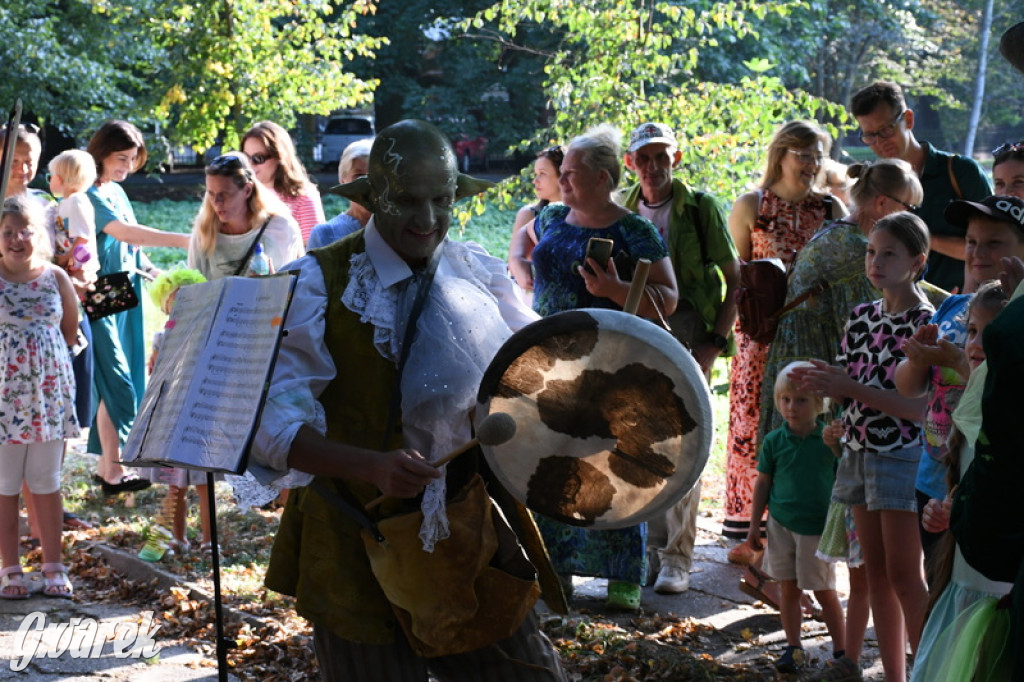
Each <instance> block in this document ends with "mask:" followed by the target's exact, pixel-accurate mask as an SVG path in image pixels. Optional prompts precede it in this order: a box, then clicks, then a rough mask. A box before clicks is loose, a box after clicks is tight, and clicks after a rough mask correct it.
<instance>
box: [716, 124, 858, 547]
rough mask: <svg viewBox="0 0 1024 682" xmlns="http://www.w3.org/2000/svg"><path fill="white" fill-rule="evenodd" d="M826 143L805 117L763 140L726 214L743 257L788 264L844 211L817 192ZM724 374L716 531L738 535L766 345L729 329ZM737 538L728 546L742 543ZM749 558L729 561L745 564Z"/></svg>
mask: <svg viewBox="0 0 1024 682" xmlns="http://www.w3.org/2000/svg"><path fill="white" fill-rule="evenodd" d="M829 146H830V140H829V138H828V136H827V135H826V133H825V132H824V131H822V130H821V129H820V128H819V127H818V126H817V125H815V124H814V123H812V122H810V121H791V122H790V123H786V124H785V125H783V126H782V127H781V128H780V129H779V130H778V131H777V132H776V133H775V135H774V136H773V137H772V141H771V143H770V144H769V145H768V163H767V168H766V170H765V174H764V178H762V180H761V183H760V189H758V190H756V191H753V192H747V193H746V194H744V195H742V196H740V197H739V198H738V199H737V200H736V203H735V205H734V206H733V210H732V213H731V214H730V215H729V232H730V233H731V234H732V238H733V241H734V242H735V244H736V249H737V251H738V252H739V256H740V258H741V259H742V260H744V261H749V260H756V259H759V258H779V259H781V260H782V261H783V263H784V264H785V265H786V267H787V269H788V267H789V266H790V265H791V264H792V263H793V260H794V259H795V258H796V254H797V252H799V251H800V249H801V248H803V245H804V244H806V243H807V242H808V240H810V238H811V236H812V235H813V234H814V233H815V232H817V231H818V228H820V227H821V226H822V225H823V224H824V222H825V220H826V219H828V218H831V217H842V216H843V215H845V214H846V210H845V207H844V206H843V205H842V202H840V201H838V200H835V199H832V200H831V201H826V195H824V194H822V193H820V192H818V191H816V189H815V187H817V186H818V185H819V182H820V180H821V177H820V176H821V171H822V163H823V161H824V159H825V156H826V154H827V153H828V149H829ZM736 347H737V352H736V355H734V356H733V359H732V367H731V370H730V373H729V436H728V440H727V441H726V448H727V449H726V458H727V459H726V493H725V494H726V506H725V526H724V528H723V531H722V532H723V534H724V535H725V536H727V537H735V538H744V537H746V535H747V529H748V528H749V527H750V509H751V502H752V498H751V492H752V490H753V482H754V479H755V478H757V445H758V444H757V427H758V418H759V406H760V403H761V383H762V380H763V378H764V368H765V361H766V360H767V358H768V345H767V344H761V343H757V342H756V341H753V340H752V339H751V338H750V337H749V336H747V335H746V334H744V333H742V332H741V331H739V329H738V328H737V330H736ZM745 547H746V545H738V546H737V547H736V548H734V550H735V549H741V548H745ZM752 559H753V557H748V556H742V557H740V556H733V555H732V553H731V554H730V560H739V561H738V563H749V562H750V560H752Z"/></svg>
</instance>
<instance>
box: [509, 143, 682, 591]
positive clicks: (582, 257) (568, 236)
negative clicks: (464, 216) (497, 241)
mask: <svg viewBox="0 0 1024 682" xmlns="http://www.w3.org/2000/svg"><path fill="white" fill-rule="evenodd" d="M620 137H621V136H620V134H619V131H617V130H616V129H615V128H613V127H611V126H607V125H603V126H599V127H597V128H595V129H592V130H590V131H589V132H587V133H586V134H584V135H582V136H580V137H577V138H576V139H575V140H573V141H572V143H571V144H570V145H569V148H568V151H567V152H566V154H565V159H564V160H563V161H562V169H561V170H562V174H561V177H560V178H559V184H560V185H561V188H562V201H563V202H565V203H564V204H552V205H549V206H547V207H546V208H544V210H543V211H541V212H540V214H539V215H538V216H537V219H536V220H535V221H534V222H533V223H532V226H531V225H528V226H527V228H526V229H527V231H528V233H529V236H530V238H532V239H533V241H534V242H535V243H536V247H535V248H534V250H533V270H534V280H533V286H534V299H533V307H534V310H536V311H537V312H538V313H540V314H541V315H544V316H545V317H546V316H548V315H553V314H555V313H559V312H562V311H565V310H573V309H576V308H615V309H621V308H622V306H623V304H624V303H625V301H626V296H627V294H628V293H629V286H630V283H629V282H628V281H626V279H625V278H624V277H623V274H621V273H620V272H619V270H618V268H617V267H616V263H626V262H634V263H635V262H636V260H637V259H639V258H646V259H647V260H649V261H651V270H650V274H649V275H648V278H647V291H648V293H649V294H650V295H649V296H644V297H643V300H642V301H641V303H640V308H639V310H638V313H639V314H640V315H642V316H644V317H650V318H655V319H657V318H658V316H659V315H664V316H668V315H669V314H671V313H672V312H673V311H674V310H675V307H676V300H677V298H678V290H677V288H676V280H675V275H674V274H673V271H672V267H671V264H670V263H669V258H668V251H667V250H666V248H665V244H664V243H663V242H662V240H661V237H660V236H659V235H658V230H657V228H655V227H654V225H653V224H651V223H650V222H649V221H648V220H647V219H646V218H643V217H641V216H639V215H636V214H635V213H631V212H630V211H629V210H627V209H625V208H623V207H622V206H620V205H619V204H617V203H615V201H614V199H613V198H612V192H614V191H615V188H616V187H617V186H618V184H619V178H620V177H621V174H622V168H621V166H620V161H619V160H620V159H621V158H622V153H621V151H620V149H619V140H620ZM588 245H590V254H591V256H597V257H591V258H586V254H587V251H588ZM537 525H538V527H539V528H540V531H541V535H542V536H543V537H544V543H545V545H547V548H548V553H549V554H550V556H551V561H552V564H553V565H554V567H555V570H556V571H558V573H559V575H561V576H562V582H563V586H564V587H565V588H567V591H571V586H572V581H571V578H572V576H573V575H582V576H594V577H602V578H608V605H609V606H610V607H612V608H619V609H626V610H634V611H635V610H636V609H638V608H640V586H641V585H642V584H643V582H644V580H645V579H646V573H647V566H646V537H647V528H646V524H640V525H638V526H632V527H630V528H622V529H618V530H586V529H583V528H578V527H575V526H569V525H566V524H563V523H559V522H557V521H553V520H551V519H547V518H545V517H541V516H538V517H537ZM567 596H568V595H567Z"/></svg>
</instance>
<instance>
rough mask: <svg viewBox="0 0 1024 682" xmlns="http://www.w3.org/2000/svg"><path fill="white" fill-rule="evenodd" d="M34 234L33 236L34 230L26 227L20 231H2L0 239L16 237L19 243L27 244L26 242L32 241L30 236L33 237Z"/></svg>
mask: <svg viewBox="0 0 1024 682" xmlns="http://www.w3.org/2000/svg"><path fill="white" fill-rule="evenodd" d="M34 234H35V230H33V229H32V228H29V227H26V228H23V229H20V230H17V229H8V230H3V231H2V232H0V237H2V238H4V239H14V238H15V237H17V238H18V239H20V240H21V241H23V242H27V241H29V240H31V239H32V235H34Z"/></svg>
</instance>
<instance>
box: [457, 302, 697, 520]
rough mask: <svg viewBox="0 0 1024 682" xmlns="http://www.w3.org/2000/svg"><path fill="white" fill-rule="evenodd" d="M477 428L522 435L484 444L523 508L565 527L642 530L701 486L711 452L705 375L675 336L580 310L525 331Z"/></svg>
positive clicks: (501, 354)
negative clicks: (503, 427)
mask: <svg viewBox="0 0 1024 682" xmlns="http://www.w3.org/2000/svg"><path fill="white" fill-rule="evenodd" d="M477 400H478V402H479V405H478V406H477V409H476V417H475V419H476V421H477V423H479V422H480V421H481V420H482V419H483V418H484V417H486V416H487V415H488V414H490V413H491V412H506V413H508V414H510V415H511V416H512V417H513V418H514V419H515V421H516V434H515V437H514V438H512V439H511V440H510V441H508V442H506V443H503V444H501V445H494V446H483V451H484V455H485V456H486V458H487V461H488V463H489V464H490V467H491V469H492V470H493V472H494V474H495V475H496V476H497V477H498V479H499V480H500V481H501V482H502V484H503V485H504V486H505V487H506V488H507V489H508V490H509V492H510V493H512V495H513V496H515V497H516V499H518V500H519V501H520V502H521V503H523V504H524V505H526V506H527V507H528V508H529V509H531V510H533V511H534V512H536V513H539V514H543V515H545V516H548V517H551V518H553V519H556V520H558V521H562V522H563V523H568V524H571V525H574V526H583V527H588V528H596V529H611V528H624V527H627V526H633V525H636V524H637V523H640V522H642V521H645V520H647V519H649V518H652V517H655V516H657V515H658V514H661V513H662V512H664V511H665V510H666V509H668V508H669V507H671V506H672V505H673V504H675V503H676V502H677V501H678V500H679V499H680V498H682V497H683V496H684V495H685V494H686V493H687V492H689V490H690V489H691V488H692V487H693V485H694V484H695V483H696V482H697V479H698V478H699V477H700V474H701V472H702V471H703V470H704V465H705V464H706V462H707V459H708V454H709V451H710V448H711V437H712V431H713V429H712V423H711V414H712V413H711V398H710V394H709V392H708V387H707V384H706V382H705V380H704V375H703V374H702V373H701V370H700V366H699V365H698V364H697V362H696V361H695V360H694V359H693V357H692V356H691V355H690V353H689V352H688V351H687V350H686V349H685V348H684V347H683V346H682V344H680V343H679V341H677V340H676V339H675V338H674V337H673V336H672V335H671V334H669V333H668V332H667V331H665V330H664V329H661V328H660V327H658V326H656V325H655V324H654V323H652V322H649V321H647V320H644V319H642V318H639V317H636V316H635V315H630V314H627V313H624V312H621V311H617V310H604V309H596V308H595V309H591V308H588V309H582V310H572V311H567V312H563V313H559V314H557V315H552V316H550V317H547V318H544V319H542V320H539V321H537V322H534V323H533V324H530V325H528V326H527V327H524V328H523V329H521V330H520V331H518V332H517V333H515V334H514V335H513V336H512V337H510V338H509V339H508V341H506V342H505V344H504V345H503V346H502V347H501V349H500V350H499V351H498V353H497V355H496V356H495V357H494V360H493V361H492V362H491V364H490V366H489V367H488V368H487V371H486V372H485V373H484V377H483V380H482V381H481V384H480V392H479V394H478V396H477Z"/></svg>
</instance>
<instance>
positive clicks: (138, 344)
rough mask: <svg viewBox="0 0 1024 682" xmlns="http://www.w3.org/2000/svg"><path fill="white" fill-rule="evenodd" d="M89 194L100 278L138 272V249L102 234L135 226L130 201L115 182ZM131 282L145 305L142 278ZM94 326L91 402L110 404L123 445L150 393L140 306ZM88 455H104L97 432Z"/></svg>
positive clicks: (135, 276)
mask: <svg viewBox="0 0 1024 682" xmlns="http://www.w3.org/2000/svg"><path fill="white" fill-rule="evenodd" d="M87 194H88V196H89V199H90V200H91V201H92V206H93V209H94V210H95V211H96V250H97V251H98V253H99V262H100V269H99V274H100V275H105V274H109V273H112V272H121V271H128V272H138V269H139V267H140V264H141V260H140V259H141V252H140V251H139V249H138V248H137V247H135V246H132V245H130V244H125V243H124V242H121V241H118V240H117V239H115V238H114V237H112V236H110V235H109V234H107V233H105V232H104V231H103V228H104V227H106V225H107V224H108V223H110V222H111V221H114V220H119V221H121V222H123V223H128V224H133V223H135V212H134V211H133V210H132V205H131V202H130V201H128V196H127V195H126V194H125V193H124V190H123V189H121V186H120V185H118V184H117V183H115V182H107V183H104V184H103V185H102V186H98V187H97V186H93V187H90V188H89V190H88V192H87ZM131 279H132V285H133V286H134V287H135V293H136V294H138V296H139V299H140V300H141V299H142V294H143V291H142V281H141V279H140V278H139V276H138V275H132V278H131ZM91 325H92V337H93V340H92V349H93V358H94V362H95V373H94V375H93V389H94V396H93V398H94V400H93V403H94V405H96V406H97V407H98V406H99V402H100V401H102V402H103V404H104V405H106V408H107V412H108V413H109V414H110V419H111V421H112V422H113V424H114V428H115V430H116V431H117V437H118V441H119V442H120V443H121V445H124V443H125V441H126V440H127V439H128V433H129V432H130V431H131V429H132V424H133V423H134V422H135V415H136V413H137V412H138V409H139V404H140V403H141V402H142V394H143V393H144V392H145V390H146V340H145V328H144V325H143V319H142V305H139V306H136V307H135V308H133V309H131V310H128V311H125V312H123V313H116V314H114V315H108V316H107V317H104V318H101V319H99V320H95V321H92V322H91ZM89 452H93V453H99V452H102V449H101V448H100V443H99V434H98V433H97V429H91V430H90V432H89Z"/></svg>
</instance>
